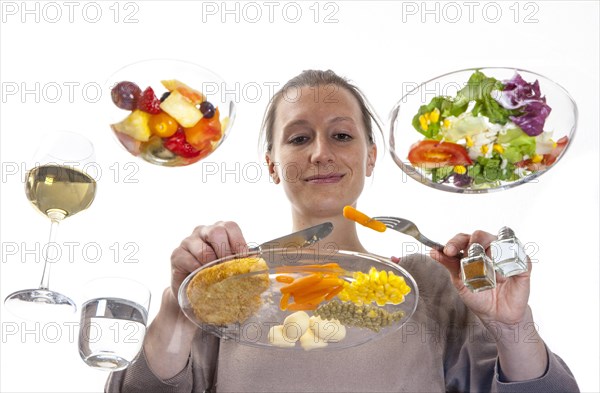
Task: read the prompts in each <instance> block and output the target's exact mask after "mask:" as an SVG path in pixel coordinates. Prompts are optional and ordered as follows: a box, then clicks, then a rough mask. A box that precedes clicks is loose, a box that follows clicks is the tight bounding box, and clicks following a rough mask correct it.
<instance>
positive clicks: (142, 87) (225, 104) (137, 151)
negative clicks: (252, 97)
mask: <svg viewBox="0 0 600 393" xmlns="http://www.w3.org/2000/svg"><path fill="white" fill-rule="evenodd" d="M106 88H107V89H108V94H107V95H106V96H107V97H109V98H108V99H107V101H109V102H108V103H109V105H110V110H109V117H110V119H109V124H110V129H111V130H112V132H113V133H114V135H115V136H116V139H117V140H118V141H119V143H120V144H121V145H122V146H123V147H124V148H125V149H126V150H127V151H128V152H129V153H131V154H132V155H134V156H136V157H139V158H141V159H143V160H145V161H147V162H149V163H151V164H155V165H160V166H168V167H177V166H185V165H190V164H193V163H195V162H198V161H200V160H202V159H203V158H206V157H207V156H208V155H209V154H211V153H212V152H213V151H215V150H216V149H217V148H218V147H219V146H221V144H222V143H223V141H224V140H225V138H226V137H227V135H228V133H229V131H230V130H231V127H232V125H233V121H234V119H235V113H236V107H235V104H234V102H233V101H232V100H229V99H227V94H225V92H226V91H228V88H227V84H226V82H225V81H224V80H223V78H221V77H220V76H218V75H217V74H215V73H214V72H212V71H210V70H208V69H206V68H203V67H201V66H199V65H196V64H193V63H189V62H185V61H179V60H169V59H157V60H145V61H140V62H136V63H133V64H130V65H127V66H125V67H123V68H121V69H120V70H118V71H117V72H115V73H114V74H113V75H112V76H111V77H110V78H109V79H108V81H107V83H106ZM229 91H230V90H229Z"/></svg>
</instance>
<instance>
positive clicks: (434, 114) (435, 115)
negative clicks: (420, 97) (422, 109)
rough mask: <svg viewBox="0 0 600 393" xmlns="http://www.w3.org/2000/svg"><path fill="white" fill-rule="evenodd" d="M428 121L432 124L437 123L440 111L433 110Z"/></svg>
mask: <svg viewBox="0 0 600 393" xmlns="http://www.w3.org/2000/svg"><path fill="white" fill-rule="evenodd" d="M429 120H431V122H432V123H437V122H438V121H440V110H439V109H438V108H435V109H434V110H432V111H431V114H430V115H429Z"/></svg>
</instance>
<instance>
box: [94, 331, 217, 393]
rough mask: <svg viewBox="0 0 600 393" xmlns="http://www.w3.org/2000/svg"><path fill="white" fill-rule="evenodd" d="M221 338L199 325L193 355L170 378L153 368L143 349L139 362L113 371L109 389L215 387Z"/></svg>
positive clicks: (164, 392) (127, 392)
mask: <svg viewBox="0 0 600 393" xmlns="http://www.w3.org/2000/svg"><path fill="white" fill-rule="evenodd" d="M219 346H220V340H219V338H217V337H216V336H213V335H212V334H209V333H206V332H204V331H203V330H202V329H198V330H197V332H196V335H195V337H194V340H193V342H192V348H191V352H190V357H189V359H188V362H187V364H186V366H185V368H184V369H183V370H181V371H180V372H179V373H178V374H177V375H175V376H174V377H171V378H169V379H165V380H162V379H160V378H159V377H157V376H156V374H155V373H154V372H153V371H152V369H151V368H150V365H149V364H148V362H147V360H146V356H145V352H144V350H143V349H142V351H141V352H140V356H139V358H138V360H137V361H136V362H134V363H133V364H131V365H130V366H129V367H128V368H126V369H125V370H122V371H116V372H113V373H111V374H110V376H109V378H108V380H107V381H106V386H105V392H109V393H112V392H121V393H148V392H161V393H183V392H186V393H189V392H205V391H211V389H213V388H214V383H215V382H216V381H215V373H216V367H217V359H218V355H219Z"/></svg>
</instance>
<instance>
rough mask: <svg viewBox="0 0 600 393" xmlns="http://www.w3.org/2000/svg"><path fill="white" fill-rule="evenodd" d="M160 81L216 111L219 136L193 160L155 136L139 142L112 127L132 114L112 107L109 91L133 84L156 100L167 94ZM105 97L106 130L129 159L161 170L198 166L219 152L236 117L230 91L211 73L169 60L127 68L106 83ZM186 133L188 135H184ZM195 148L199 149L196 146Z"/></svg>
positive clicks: (128, 66) (137, 63) (190, 64)
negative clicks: (173, 83)
mask: <svg viewBox="0 0 600 393" xmlns="http://www.w3.org/2000/svg"><path fill="white" fill-rule="evenodd" d="M162 80H178V81H180V82H182V83H184V84H185V85H187V86H189V87H190V88H192V89H194V90H197V91H199V92H201V93H202V94H204V95H205V96H206V101H208V102H210V103H211V104H213V106H214V107H215V108H218V110H219V120H220V123H221V136H220V137H218V136H217V137H215V138H212V139H211V140H210V142H209V143H207V144H202V145H203V147H202V148H200V150H199V151H200V153H199V154H198V155H196V156H194V157H191V155H193V154H195V152H193V153H192V154H189V155H188V156H187V157H186V156H185V155H180V154H176V153H174V152H173V151H171V150H169V149H167V148H166V147H165V143H166V139H167V138H162V137H159V136H157V135H155V134H154V133H152V135H151V136H150V138H149V140H148V141H140V140H137V139H136V138H134V137H131V135H128V134H126V133H123V132H117V131H116V129H115V128H114V127H113V125H115V124H117V123H119V122H122V121H123V120H124V119H125V118H127V117H128V116H129V115H130V114H131V113H132V111H131V110H126V109H121V108H119V107H117V106H116V105H115V103H113V100H112V98H111V91H112V88H113V87H114V86H115V85H117V84H118V83H120V82H124V81H128V82H133V83H135V84H136V85H137V86H138V87H139V88H140V89H141V91H142V92H143V91H144V90H145V89H146V88H147V87H151V88H152V89H153V90H154V94H155V95H156V97H157V98H158V99H160V98H161V96H162V95H163V93H166V92H167V91H168V90H167V88H166V87H165V86H163V84H162V83H161V81H162ZM104 88H105V92H104V93H105V94H104V95H103V97H104V98H103V99H104V101H105V105H104V106H103V107H104V108H106V111H107V113H108V116H107V117H105V118H106V119H107V123H108V124H107V130H110V131H111V132H112V133H113V134H114V135H115V137H116V138H115V139H116V140H117V142H118V143H119V144H120V145H121V146H122V147H124V148H125V149H126V150H127V151H128V152H129V153H131V154H132V155H134V156H136V157H139V158H141V159H143V160H145V161H147V162H149V163H151V164H155V165H160V166H169V167H176V166H185V165H190V164H193V163H195V162H198V161H200V160H202V159H204V158H206V157H207V156H208V155H210V154H211V153H212V152H214V151H215V150H216V149H217V148H219V147H220V146H221V145H222V144H223V142H224V141H225V139H226V137H227V136H228V135H229V132H230V131H231V127H232V126H233V123H234V120H235V116H236V106H235V104H234V101H233V100H232V99H230V98H231V94H227V92H228V91H229V92H230V91H231V90H230V89H229V88H228V86H227V83H226V82H225V80H224V79H223V78H221V77H220V76H219V75H217V74H216V73H214V72H213V71H211V70H208V69H206V68H203V67H201V66H199V65H196V64H193V63H189V62H185V61H180V60H171V59H156V60H144V61H139V62H136V63H132V64H130V65H127V66H125V67H123V68H121V69H119V70H118V71H116V72H115V73H114V74H113V75H111V76H110V77H109V78H108V80H107V81H106V83H105V87H104ZM186 132H187V131H186ZM195 146H197V147H198V146H199V145H198V144H195Z"/></svg>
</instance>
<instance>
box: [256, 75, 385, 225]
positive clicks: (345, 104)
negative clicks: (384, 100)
mask: <svg viewBox="0 0 600 393" xmlns="http://www.w3.org/2000/svg"><path fill="white" fill-rule="evenodd" d="M294 93H296V94H293V93H290V94H288V95H287V96H286V95H283V96H282V97H281V99H280V101H279V105H278V107H277V109H276V112H275V121H274V124H273V145H272V148H271V152H270V153H268V154H267V162H268V164H269V170H270V172H271V173H272V176H273V179H274V180H275V182H276V183H279V182H281V183H282V184H283V187H284V189H285V192H286V195H287V197H288V199H289V200H290V201H291V203H292V206H293V208H294V209H296V210H297V211H298V212H299V213H301V214H303V215H305V216H315V217H327V216H331V215H337V214H341V212H342V209H343V207H344V206H345V205H352V204H354V203H355V202H356V200H357V199H358V197H359V195H360V194H361V192H362V190H363V187H364V182H365V177H366V176H370V175H371V173H372V171H373V167H374V164H375V158H376V156H377V149H376V146H375V145H371V144H369V143H368V142H367V134H366V130H365V126H364V124H363V121H362V113H361V111H360V107H359V104H358V101H357V100H356V98H354V96H353V95H352V94H351V93H350V92H349V91H347V90H346V89H344V88H340V87H338V86H333V85H327V86H314V87H310V86H306V87H303V88H302V89H298V90H296V91H295V92H294Z"/></svg>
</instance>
